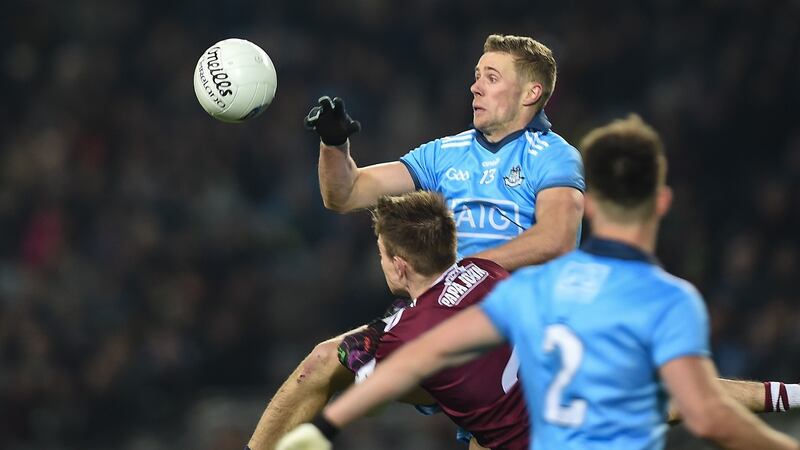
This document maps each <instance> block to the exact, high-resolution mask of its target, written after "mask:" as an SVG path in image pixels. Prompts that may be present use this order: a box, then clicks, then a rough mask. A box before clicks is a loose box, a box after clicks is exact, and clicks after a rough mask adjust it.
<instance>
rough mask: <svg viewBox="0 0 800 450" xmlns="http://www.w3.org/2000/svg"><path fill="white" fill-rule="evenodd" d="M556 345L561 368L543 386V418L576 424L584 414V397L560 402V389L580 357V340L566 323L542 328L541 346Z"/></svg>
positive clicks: (550, 347)
mask: <svg viewBox="0 0 800 450" xmlns="http://www.w3.org/2000/svg"><path fill="white" fill-rule="evenodd" d="M556 348H558V349H559V350H560V351H561V370H559V371H558V373H557V374H556V377H555V379H553V382H552V383H551V384H550V387H548V388H547V394H546V395H545V400H544V402H545V405H544V406H545V408H544V419H545V420H546V421H548V422H551V423H554V424H557V425H562V426H566V427H578V426H580V425H581V424H582V423H583V419H584V418H585V416H586V400H580V399H578V400H573V401H571V402H570V403H569V405H567V406H561V393H562V391H563V390H564V388H566V387H567V385H568V384H569V383H570V381H572V378H573V377H574V376H575V372H576V371H577V370H578V366H580V364H581V360H583V344H582V343H581V341H580V339H578V337H577V336H575V333H573V332H572V330H570V329H569V327H567V326H566V325H563V324H557V325H550V326H549V327H547V329H545V335H544V348H543V350H544V351H545V353H550V352H552V351H553V350H555V349H556Z"/></svg>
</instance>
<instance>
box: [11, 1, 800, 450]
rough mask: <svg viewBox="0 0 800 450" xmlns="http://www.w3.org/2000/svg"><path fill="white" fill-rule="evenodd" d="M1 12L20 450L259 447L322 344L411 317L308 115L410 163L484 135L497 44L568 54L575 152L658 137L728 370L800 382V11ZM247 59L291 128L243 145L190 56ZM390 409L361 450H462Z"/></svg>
mask: <svg viewBox="0 0 800 450" xmlns="http://www.w3.org/2000/svg"><path fill="white" fill-rule="evenodd" d="M3 10H4V12H3V14H2V19H0V25H2V31H0V37H2V39H0V86H2V97H0V98H1V99H2V101H0V230H2V233H0V448H3V449H66V448H76V449H77V448H81V449H100V448H103V449H107V448H115V449H125V450H145V449H155V450H161V449H174V448H187V449H240V448H241V447H242V446H243V445H244V444H245V443H246V442H247V439H248V438H249V436H250V433H251V432H252V429H253V428H254V426H255V424H256V422H257V420H258V417H259V416H260V414H261V411H262V409H263V407H264V406H265V405H266V401H267V400H268V399H269V398H270V397H271V395H272V394H273V393H274V391H275V389H276V388H277V387H278V385H279V383H280V382H281V381H282V380H283V379H284V377H286V376H287V375H288V374H289V372H290V371H291V369H292V368H293V367H294V366H295V364H296V363H297V362H299V361H300V359H301V358H302V357H303V356H304V355H305V354H306V353H307V352H308V351H310V350H311V349H312V348H313V345H314V344H315V343H316V342H319V341H320V340H322V339H324V338H327V337H329V336H332V335H334V334H338V333H339V332H341V331H344V330H346V329H349V328H352V327H354V326H357V325H360V324H362V323H364V322H365V321H367V320H369V319H371V318H372V317H373V316H375V315H376V314H378V313H380V312H381V311H382V310H383V309H384V307H385V306H386V303H387V302H388V301H389V299H390V296H389V293H388V292H387V290H386V288H385V286H384V282H383V277H382V275H381V273H380V269H379V265H378V258H377V252H376V249H375V244H374V236H373V234H372V231H371V230H370V228H369V219H368V217H367V215H366V214H364V213H360V214H354V215H348V216H340V215H337V214H334V213H331V212H329V211H326V210H325V209H324V208H323V206H322V202H321V199H320V196H319V190H318V189H319V188H318V184H317V175H316V164H317V161H316V160H317V154H318V152H317V140H316V138H315V136H314V135H312V134H310V133H308V132H306V131H305V130H304V129H303V127H302V118H303V116H304V115H305V113H306V111H307V110H308V109H309V108H310V106H312V105H313V103H314V102H315V101H316V98H317V97H319V96H320V95H324V94H329V95H340V96H343V97H344V98H345V99H346V100H347V104H348V109H349V110H350V112H351V114H352V115H353V116H354V117H355V118H357V119H360V120H361V122H362V125H363V128H364V129H363V132H362V133H360V134H358V135H356V136H355V137H354V138H353V139H352V143H353V154H354V157H355V158H356V161H357V162H358V163H359V164H361V165H366V164H371V163H377V162H383V161H392V160H396V159H397V158H398V157H400V156H401V155H403V154H404V153H405V152H406V151H408V150H409V149H411V148H414V147H416V146H417V145H419V144H420V143H423V142H427V141H429V140H431V139H434V138H436V137H440V136H443V135H448V134H454V133H457V132H460V131H462V130H464V129H466V127H467V126H468V124H469V122H470V119H471V115H470V114H471V110H470V106H469V105H470V101H471V94H470V93H469V91H468V87H469V85H470V83H471V82H472V76H473V75H472V73H473V67H474V64H475V63H476V62H477V60H478V58H479V57H480V54H481V50H482V45H483V41H484V39H485V37H486V36H487V35H488V34H490V33H495V32H496V33H509V34H523V35H530V36H533V37H535V38H537V39H539V40H540V41H542V42H543V43H545V44H546V45H548V46H549V47H551V48H552V49H553V51H554V52H555V56H556V59H557V61H558V63H559V77H558V83H557V87H556V91H555V94H554V96H553V98H552V100H551V102H550V104H549V105H548V107H547V112H548V114H549V116H550V118H551V120H552V121H553V124H554V130H555V131H556V132H558V133H559V134H561V135H562V136H564V137H565V138H567V139H568V140H569V141H571V142H572V143H574V144H577V141H578V140H579V138H580V137H581V136H582V135H583V133H585V132H586V131H587V130H588V129H590V128H591V127H593V126H596V125H600V124H602V123H604V122H606V121H608V120H610V119H612V118H615V117H620V116H622V115H625V114H627V113H628V112H631V111H635V112H638V113H639V114H641V115H642V116H643V117H644V118H645V120H647V121H649V122H650V123H652V124H653V125H654V126H655V127H656V128H657V129H658V130H659V131H660V132H661V133H662V135H663V137H664V140H665V142H666V146H667V151H668V154H669V159H670V162H671V167H670V170H671V173H670V177H669V179H670V183H671V184H672V186H673V187H674V189H675V191H676V203H675V206H674V210H673V212H672V214H671V216H670V217H669V219H668V220H667V221H666V223H665V225H664V229H663V233H662V240H661V242H660V247H659V251H658V254H659V257H660V258H661V260H662V262H663V263H664V265H665V267H666V268H667V269H668V270H670V271H672V272H674V273H676V274H677V275H679V276H682V277H685V278H688V279H689V280H691V281H692V282H693V283H695V284H696V285H697V286H698V287H699V289H700V290H701V292H703V293H704V295H705V296H706V300H707V303H708V306H709V309H710V311H711V316H712V325H713V330H712V333H713V336H712V339H713V349H714V353H715V360H716V362H717V364H718V367H719V369H720V372H721V373H722V374H723V375H726V376H730V377H750V378H756V379H782V380H787V381H796V380H797V379H798V372H800V326H798V323H800V312H798V311H799V310H800V302H799V301H798V293H797V289H796V282H797V278H798V275H800V253H799V248H800V247H798V245H799V244H800V242H799V240H798V232H797V227H798V225H800V213H799V212H798V210H799V209H798V206H800V201H798V197H800V127H798V125H797V120H798V118H797V112H796V110H797V108H798V106H800V87H798V82H800V2H798V1H796V0H794V1H757V0H732V1H723V0H705V1H672V0H658V1H656V0H651V1H644V2H641V1H620V2H610V3H609V2H575V1H562V2H513V1H506V0H493V1H491V2H490V1H487V0H483V1H477V0H463V1H459V2H451V1H444V0H438V1H433V0H406V1H404V2H388V1H378V0H318V1H293V2H289V1H270V2H246V1H228V2H209V1H202V0H201V1H193V2H166V1H160V2H156V1H133V0H105V1H104V0H76V1H67V2H55V1H35V0H32V1H21V0H9V1H6V2H4V3H3ZM228 37H241V38H245V39H248V40H251V41H253V42H255V43H257V44H258V45H260V46H262V47H263V48H264V50H266V52H267V53H268V54H269V55H270V56H271V57H272V60H273V61H274V63H275V66H276V68H277V72H278V90H277V96H276V98H275V101H274V102H273V104H272V106H271V107H270V108H269V109H268V110H267V111H266V112H265V113H264V114H263V115H262V116H260V117H258V118H257V119H254V120H252V121H250V122H248V123H245V124H239V125H231V124H223V123H220V122H217V121H215V120H213V119H211V118H210V117H209V116H208V115H206V114H205V113H204V112H203V110H202V109H201V108H200V106H199V105H198V104H197V101H196V99H195V98H194V93H193V89H192V72H193V70H194V66H195V63H196V61H197V58H198V57H199V56H200V55H201V53H202V52H203V51H204V50H205V49H206V48H207V47H209V46H210V45H211V44H213V43H214V42H216V41H218V40H221V39H224V38H228ZM394 409H395V411H393V413H392V414H386V415H384V416H383V417H381V418H378V419H369V420H365V421H362V422H360V423H359V424H358V425H357V426H355V427H353V428H352V429H349V430H348V431H347V432H345V433H344V435H343V436H342V440H341V441H340V442H341V443H342V448H364V449H367V448H384V449H405V448H408V449H411V448H414V449H422V448H458V447H457V445H456V444H455V443H454V442H452V439H451V433H452V431H453V430H452V427H450V426H448V425H447V423H446V420H445V419H443V418H434V419H424V418H420V417H417V416H416V415H415V414H414V413H412V412H410V411H409V410H408V408H400V407H396V408H394ZM778 419H779V421H778V422H779V425H780V426H781V427H783V428H784V429H789V430H792V432H793V433H794V434H795V435H799V434H800V430H799V429H798V426H799V425H798V424H797V423H796V422H797V419H796V418H793V417H792V416H791V415H788V416H782V417H779V418H778ZM789 427H794V428H793V429H792V428H789ZM684 438H685V436H684V431H682V430H680V429H679V430H677V432H675V433H673V435H672V447H673V448H689V445H690V444H687V443H686V442H685V441H684V440H683V439H684Z"/></svg>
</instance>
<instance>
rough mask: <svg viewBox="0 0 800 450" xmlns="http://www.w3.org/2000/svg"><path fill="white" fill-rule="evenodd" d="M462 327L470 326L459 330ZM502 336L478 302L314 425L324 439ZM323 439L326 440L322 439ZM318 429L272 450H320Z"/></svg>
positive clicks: (409, 347)
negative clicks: (316, 431)
mask: <svg viewBox="0 0 800 450" xmlns="http://www.w3.org/2000/svg"><path fill="white" fill-rule="evenodd" d="M464 330H470V332H469V333H464V332H463V331H464ZM502 342H503V338H502V337H501V336H500V334H499V333H498V331H497V329H496V328H495V327H494V325H493V324H492V323H491V321H490V320H489V318H488V316H486V314H485V313H484V312H483V311H482V310H481V309H480V308H479V307H477V306H473V307H471V308H469V309H467V310H465V311H463V312H461V313H459V314H457V315H455V316H453V317H451V318H450V319H448V320H446V321H444V322H442V323H441V324H440V325H438V326H436V327H434V328H433V329H432V330H430V331H428V332H426V333H425V334H423V335H422V336H420V337H419V338H417V339H415V340H413V341H411V342H409V343H408V344H406V345H404V346H403V347H401V348H400V350H398V351H397V352H396V353H394V354H392V355H391V356H390V357H389V358H387V359H386V360H385V361H382V362H381V363H380V364H378V366H377V369H376V370H375V372H374V373H373V374H372V375H371V376H370V377H369V378H367V380H366V381H364V382H363V383H361V384H359V385H356V386H352V387H351V388H350V389H348V390H347V391H346V392H345V393H344V394H342V395H341V396H340V397H339V398H337V399H336V400H335V401H334V402H333V403H331V404H330V405H328V406H327V407H326V408H325V409H324V410H323V413H322V416H320V417H318V420H317V422H316V428H317V429H319V430H320V431H321V432H322V433H323V435H325V436H326V437H327V439H328V440H329V439H330V437H332V435H333V434H335V431H336V430H338V429H339V428H341V427H343V426H345V425H347V424H349V423H350V422H352V421H354V420H356V419H358V418H360V417H363V416H364V415H365V414H366V413H367V412H369V411H370V410H372V409H374V408H375V407H377V406H380V405H382V404H384V403H386V402H387V401H390V400H392V399H396V398H399V397H400V396H401V395H403V394H404V393H405V392H408V391H409V390H410V389H412V388H413V387H414V386H416V385H418V384H419V383H420V381H421V380H423V379H425V378H426V377H428V376H430V375H432V374H434V373H436V372H438V371H440V370H442V369H444V368H446V367H452V366H457V365H460V364H464V363H466V362H468V361H470V360H472V359H474V358H476V357H478V356H479V355H481V354H482V353H483V352H484V351H486V350H488V349H489V348H492V347H494V346H496V345H499V344H501V343H502ZM325 442H327V440H326V441H325ZM323 448H326V447H325V446H324V442H320V440H319V436H318V434H317V433H315V432H313V430H312V431H311V432H310V431H309V427H305V426H304V427H298V428H295V429H294V430H292V431H291V432H290V433H289V434H287V435H286V436H285V437H284V438H283V439H281V441H280V442H278V446H277V450H300V449H323Z"/></svg>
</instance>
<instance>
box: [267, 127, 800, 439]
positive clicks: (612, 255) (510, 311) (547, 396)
mask: <svg viewBox="0 0 800 450" xmlns="http://www.w3.org/2000/svg"><path fill="white" fill-rule="evenodd" d="M581 148H582V151H583V155H584V158H585V163H586V173H587V180H588V182H589V186H588V191H587V194H586V195H587V205H586V213H587V218H588V219H589V220H590V223H591V226H592V237H591V238H590V239H589V240H588V241H587V242H586V243H585V244H584V245H583V246H582V248H581V249H580V250H575V251H572V252H570V253H568V254H566V255H565V256H562V257H559V258H556V259H554V260H552V261H550V262H548V263H545V264H543V265H540V266H535V267H528V268H524V269H521V270H519V271H517V272H516V273H514V274H512V275H511V277H509V278H508V279H507V280H506V281H503V282H501V283H500V284H498V285H497V287H496V288H495V289H494V290H493V291H492V292H491V293H489V295H488V296H487V297H486V299H485V300H484V301H483V303H481V304H479V305H476V306H473V307H470V308H469V309H467V310H465V311H463V312H461V313H459V314H458V315H456V316H454V317H452V318H450V319H448V320H446V321H445V322H443V323H442V324H441V325H439V326H437V327H435V328H434V329H432V330H430V331H428V332H427V333H426V334H424V335H422V336H421V337H420V338H418V339H417V340H414V341H412V342H411V343H409V344H407V345H406V346H404V347H403V348H401V349H400V350H398V351H397V352H396V353H394V354H393V355H392V356H390V357H389V358H388V359H386V360H385V361H383V362H382V363H381V364H379V365H378V367H377V369H376V370H375V372H374V373H373V374H372V375H371V376H370V378H368V379H367V380H366V381H365V382H364V383H362V384H360V385H358V386H355V387H353V388H351V389H350V390H348V391H347V392H345V393H344V394H343V395H342V396H340V397H339V398H338V399H337V400H336V401H334V402H333V403H332V404H331V405H329V406H328V407H326V408H325V409H324V411H323V413H322V414H321V415H320V416H318V417H317V418H316V420H315V421H314V424H313V425H312V424H304V425H302V426H301V427H298V428H297V429H295V430H294V431H292V432H291V433H290V434H289V435H287V436H286V438H285V439H284V441H283V442H282V443H280V444H279V449H286V450H289V449H299V448H303V449H307V450H315V449H324V448H330V439H331V438H332V436H333V435H335V434H336V432H337V431H338V428H340V427H342V426H344V425H346V424H348V423H349V422H351V421H353V420H354V419H356V418H358V417H360V416H362V415H363V414H364V413H365V412H367V411H369V410H370V409H372V408H373V407H376V406H378V405H380V404H381V403H383V402H385V401H387V400H390V399H392V398H396V397H397V396H399V395H401V394H402V393H403V392H404V391H406V390H408V389H411V388H413V387H415V386H417V385H418V384H419V382H420V381H421V380H424V379H425V378H426V377H428V376H429V375H431V374H434V373H436V372H438V371H439V370H441V369H443V368H446V367H452V366H457V365H461V364H463V363H465V362H466V361H470V360H472V359H474V358H475V357H477V356H478V355H480V354H482V353H483V352H485V351H487V349H491V348H493V347H494V346H497V345H499V344H501V343H505V342H510V343H513V344H514V345H515V346H516V349H517V351H518V352H519V358H520V363H521V370H520V374H521V378H522V383H523V391H524V393H525V396H526V402H527V404H528V409H529V413H530V417H531V427H532V430H533V440H532V441H531V443H530V448H534V449H553V448H558V449H575V450H577V449H581V450H591V449H604V450H607V449H612V450H613V449H625V450H636V449H661V448H663V446H664V437H665V430H666V419H667V399H668V396H667V394H668V393H669V394H670V395H671V396H672V399H673V401H674V402H675V404H676V405H677V408H678V409H679V411H680V413H681V414H682V416H683V420H684V421H685V423H686V425H687V426H688V428H689V430H690V431H692V432H693V433H694V434H696V435H698V436H701V437H703V438H707V439H709V440H711V441H714V442H715V443H717V444H719V445H721V446H722V447H724V448H728V449H753V450H756V449H757V450H768V449H794V450H797V449H800V444H798V442H797V441H796V440H795V439H792V438H790V437H789V436H786V435H784V434H782V433H779V432H777V431H775V430H773V429H771V428H769V427H768V426H766V425H765V424H764V423H763V422H761V421H760V420H759V419H757V418H756V417H755V416H754V415H753V414H752V413H750V412H748V411H747V410H746V409H744V408H743V407H742V406H741V405H739V404H738V403H736V402H735V401H734V400H733V399H732V398H731V397H729V396H727V395H726V394H725V393H724V392H723V390H722V389H721V388H720V386H721V385H720V384H719V383H718V382H717V380H716V379H715V377H716V369H715V367H714V364H713V363H712V362H711V360H710V358H709V342H708V339H709V330H708V317H707V311H706V309H705V305H704V303H703V300H702V298H701V296H700V294H699V293H698V292H697V291H696V290H695V289H694V287H693V286H691V285H690V284H689V283H688V282H686V281H684V280H682V279H680V278H677V277H675V276H672V275H670V274H668V273H667V272H666V271H664V270H663V269H662V268H661V267H659V265H658V262H657V261H656V260H655V257H654V256H653V253H654V250H655V244H656V236H657V233H658V226H659V222H660V220H661V217H662V216H663V215H664V214H665V213H666V212H667V210H668V209H669V206H670V203H671V200H672V193H671V191H670V189H669V188H668V187H667V186H666V184H665V178H666V159H665V157H664V154H663V151H662V144H661V140H660V138H659V137H658V135H657V133H656V132H655V131H654V130H653V129H652V128H651V127H649V126H648V125H646V124H645V123H644V122H643V121H642V120H641V119H640V118H639V117H638V116H633V115H632V116H630V117H628V118H627V119H625V120H620V121H615V122H613V123H611V124H609V125H607V126H605V127H601V128H598V129H596V130H594V131H593V132H591V133H590V134H589V135H588V136H587V137H586V138H585V140H584V141H583V143H582V145H581ZM464 330H469V332H468V333H465V332H464Z"/></svg>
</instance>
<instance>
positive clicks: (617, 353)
mask: <svg viewBox="0 0 800 450" xmlns="http://www.w3.org/2000/svg"><path fill="white" fill-rule="evenodd" d="M482 308H483V310H484V311H485V312H486V314H487V315H488V316H489V318H490V319H491V321H492V322H493V323H494V325H495V326H496V327H497V328H498V330H499V331H500V333H501V334H502V335H503V336H505V337H506V338H507V339H508V340H509V341H510V342H511V343H513V344H514V345H515V347H516V349H517V352H518V354H519V359H520V363H521V369H520V373H521V376H522V383H523V385H522V386H523V390H524V391H525V395H526V401H527V404H528V409H529V411H530V416H531V422H532V429H533V441H532V442H531V448H535V449H537V450H538V449H556V448H557V449H575V450H578V449H580V450H592V449H603V450H609V449H610V450H614V449H618V450H623V449H624V450H637V449H648V450H650V449H661V448H663V446H664V433H665V431H666V414H667V401H666V400H667V396H666V392H665V390H664V388H663V386H662V384H661V381H660V379H659V376H658V369H659V367H661V366H663V365H664V364H665V363H667V362H668V361H670V360H672V359H675V358H679V357H683V356H692V355H699V356H710V352H709V344H708V315H707V311H706V309H705V305H704V304H703V300H702V298H701V297H700V294H699V293H698V292H697V291H696V290H695V289H694V287H692V286H691V285H690V284H689V283H688V282H686V281H684V280H681V279H680V278H677V277H674V276H672V275H670V274H668V273H667V272H665V271H664V270H663V269H661V268H660V267H659V266H658V265H657V264H655V263H654V261H653V260H651V259H650V258H649V257H648V255H646V254H644V253H642V252H641V251H639V250H637V249H635V248H633V247H630V246H627V245H625V244H622V243H619V242H614V241H606V240H600V239H590V240H589V241H587V243H586V244H584V246H583V247H582V248H581V250H576V251H573V252H571V253H569V254H567V255H565V256H563V257H561V258H558V259H555V260H553V261H551V262H549V263H547V264H544V265H541V266H537V267H528V268H524V269H521V270H519V271H517V272H516V273H514V274H513V275H512V276H511V277H510V278H509V279H508V280H506V281H504V282H502V283H501V284H499V285H498V286H497V287H496V288H495V289H494V290H493V291H492V293H490V294H489V296H488V297H487V298H486V300H484V302H483V303H482Z"/></svg>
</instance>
